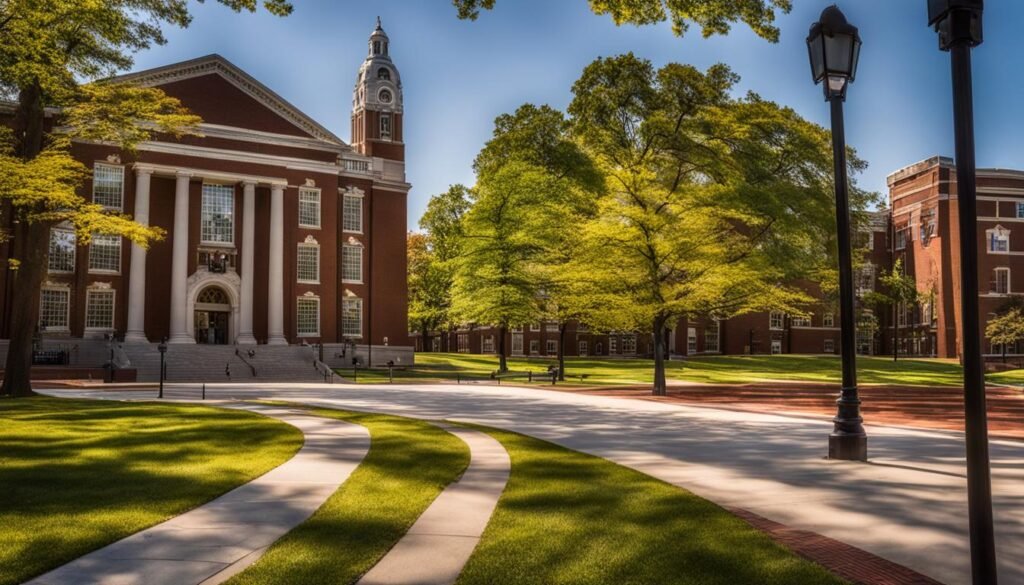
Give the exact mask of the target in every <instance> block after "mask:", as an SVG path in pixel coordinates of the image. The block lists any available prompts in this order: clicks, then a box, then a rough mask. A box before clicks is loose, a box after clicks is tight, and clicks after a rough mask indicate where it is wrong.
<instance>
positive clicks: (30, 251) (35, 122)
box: [0, 84, 50, 396]
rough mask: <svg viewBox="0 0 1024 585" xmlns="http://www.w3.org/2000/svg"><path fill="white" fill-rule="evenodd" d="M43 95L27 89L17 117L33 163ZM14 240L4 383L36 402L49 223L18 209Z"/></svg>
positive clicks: (21, 147) (22, 151) (21, 144)
mask: <svg viewBox="0 0 1024 585" xmlns="http://www.w3.org/2000/svg"><path fill="white" fill-rule="evenodd" d="M43 121H44V120H43V95H42V90H41V88H40V87H39V85H38V84H34V85H31V86H29V87H27V88H25V89H22V90H21V92H20V93H19V94H18V109H17V111H16V112H15V116H14V125H15V126H14V128H15V138H16V140H17V143H18V145H17V146H18V148H17V153H18V155H19V156H20V157H21V158H22V159H24V160H32V159H34V158H35V157H37V156H38V155H39V153H40V152H41V151H42V148H43ZM13 212H14V213H13V216H12V220H13V224H14V229H13V233H12V235H13V237H14V241H13V242H11V244H12V245H11V251H12V253H11V258H12V259H16V260H18V261H19V265H18V267H17V270H11V266H2V267H0V268H2V269H4V270H8V277H9V278H10V279H11V286H10V288H9V290H10V291H11V301H10V304H9V307H10V316H11V327H10V342H9V346H8V350H7V363H6V365H5V367H4V382H3V386H2V387H0V394H2V395H6V396H32V395H33V394H35V393H34V392H33V391H32V382H31V379H32V349H33V348H32V336H33V334H34V333H35V326H36V323H37V322H38V312H39V304H38V303H39V289H40V288H41V286H42V284H43V278H44V277H45V275H46V257H47V254H48V253H49V249H50V226H49V224H48V223H42V222H36V223H31V224H30V223H29V222H27V221H24V220H22V221H19V219H20V216H21V215H22V214H21V213H19V210H18V209H16V208H15V209H13Z"/></svg>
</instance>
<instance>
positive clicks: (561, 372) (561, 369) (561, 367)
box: [558, 323, 569, 382]
mask: <svg viewBox="0 0 1024 585" xmlns="http://www.w3.org/2000/svg"><path fill="white" fill-rule="evenodd" d="M568 327H569V325H568V324H567V323H559V324H558V381H559V382H565V330H566V329H567V328H568Z"/></svg>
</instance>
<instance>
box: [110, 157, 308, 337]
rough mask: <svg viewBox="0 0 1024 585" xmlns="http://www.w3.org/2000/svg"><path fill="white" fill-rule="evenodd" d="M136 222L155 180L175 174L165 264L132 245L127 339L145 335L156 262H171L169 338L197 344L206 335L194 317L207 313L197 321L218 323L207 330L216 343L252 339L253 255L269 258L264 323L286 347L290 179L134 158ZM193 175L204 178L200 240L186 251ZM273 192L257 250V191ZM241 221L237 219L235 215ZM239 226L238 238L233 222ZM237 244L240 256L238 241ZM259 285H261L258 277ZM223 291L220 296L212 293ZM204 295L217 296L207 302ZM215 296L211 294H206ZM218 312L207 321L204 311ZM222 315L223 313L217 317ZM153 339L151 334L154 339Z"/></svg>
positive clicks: (144, 218) (145, 211) (145, 217)
mask: <svg viewBox="0 0 1024 585" xmlns="http://www.w3.org/2000/svg"><path fill="white" fill-rule="evenodd" d="M134 170H135V175H136V183H135V184H136V190H135V200H136V213H135V217H136V220H137V221H139V222H140V223H143V224H147V225H148V223H149V208H150V205H151V201H150V199H151V193H150V189H151V185H152V178H153V177H154V176H156V177H173V178H174V181H175V189H174V223H173V227H172V229H171V231H170V233H169V234H168V236H167V237H168V239H169V240H170V243H171V248H172V252H171V263H170V266H169V267H153V266H149V265H148V263H147V261H146V249H145V248H143V247H141V246H138V245H136V244H133V245H132V251H131V261H130V266H131V272H130V277H129V280H128V320H127V321H128V327H127V331H126V334H125V340H126V341H129V342H133V341H134V342H145V341H150V340H148V339H147V338H146V335H145V327H146V323H145V313H146V273H147V271H148V270H152V269H154V268H156V269H160V270H166V269H167V268H169V275H170V278H169V281H170V303H169V307H168V312H169V339H168V342H169V343H178V344H186V343H195V342H196V339H197V336H204V335H206V333H205V332H203V331H197V323H198V321H197V316H198V314H199V312H203V313H204V315H203V316H204V319H203V320H202V323H203V324H202V325H200V327H209V328H210V329H211V331H212V330H214V329H216V330H217V332H216V334H214V333H210V340H211V342H213V340H214V339H216V342H217V343H236V344H239V345H254V344H256V341H257V340H256V337H255V335H254V334H253V310H254V306H255V301H254V290H255V287H256V283H255V273H256V258H257V255H258V256H259V257H260V259H261V261H264V262H266V266H267V267H268V272H267V274H268V278H267V283H266V286H267V300H268V303H267V310H268V313H267V321H268V324H269V327H268V329H269V331H268V333H269V335H268V338H267V342H268V343H270V344H275V345H285V344H287V343H288V342H287V340H286V338H285V335H284V310H285V309H284V252H285V244H284V233H285V230H284V192H285V189H286V187H287V181H286V180H285V179H283V178H275V177H254V176H246V175H238V174H232V173H224V172H219V171H210V170H205V169H197V168H181V167H170V166H160V165H152V164H141V163H140V164H136V165H135V167H134ZM194 181H198V182H201V183H202V196H201V197H200V201H201V205H202V207H203V209H201V210H200V213H199V217H200V218H201V219H200V222H201V224H202V225H200V226H199V228H200V229H199V232H200V240H199V245H198V246H196V247H194V248H192V249H191V250H190V246H189V233H190V210H189V204H190V193H191V189H190V186H191V184H192V183H193V182H194ZM239 186H240V187H241V192H242V206H241V209H242V212H241V213H242V217H241V218H236V217H235V215H236V214H235V193H236V191H237V188H238V187H239ZM257 187H263V188H268V189H269V190H270V208H271V209H270V211H271V213H270V230H269V242H268V247H267V250H266V251H265V252H264V251H262V250H261V251H260V252H259V254H257V250H256V222H255V216H256V189H257ZM239 219H240V221H238V220H239ZM237 225H241V234H240V237H239V235H238V234H235V226H237ZM238 243H240V244H241V246H240V247H241V250H240V252H241V253H240V254H239V246H238ZM190 252H192V253H195V254H196V262H195V270H193V271H192V273H191V274H189V259H190V257H189V254H190ZM260 286H262V283H260ZM205 291H221V293H222V295H221V296H219V297H217V296H216V294H215V293H214V292H205ZM204 294H206V295H207V297H209V298H208V299H206V301H210V299H218V298H219V299H221V300H219V301H216V302H206V301H204V299H203V295H204ZM211 295H213V296H211ZM211 313H217V314H218V315H217V319H216V320H211V319H210V318H209V317H210V316H209V314H211ZM220 313H226V314H227V315H226V316H225V318H224V319H221V315H220ZM152 341H156V340H152Z"/></svg>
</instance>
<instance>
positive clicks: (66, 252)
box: [49, 228, 77, 272]
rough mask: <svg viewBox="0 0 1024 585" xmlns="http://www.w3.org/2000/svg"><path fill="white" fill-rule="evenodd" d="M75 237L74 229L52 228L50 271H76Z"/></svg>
mask: <svg viewBox="0 0 1024 585" xmlns="http://www.w3.org/2000/svg"><path fill="white" fill-rule="evenodd" d="M76 244H77V242H76V239H75V232H74V230H69V229H65V228H53V229H52V230H50V256H49V269H50V272H74V271H75V246H76Z"/></svg>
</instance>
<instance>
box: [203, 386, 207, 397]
mask: <svg viewBox="0 0 1024 585" xmlns="http://www.w3.org/2000/svg"><path fill="white" fill-rule="evenodd" d="M203 400H206V383H205V382H203Z"/></svg>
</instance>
